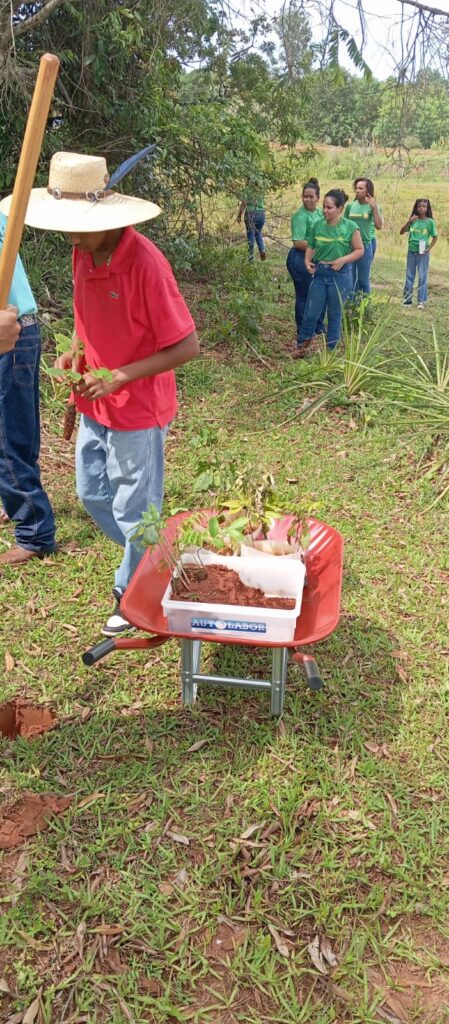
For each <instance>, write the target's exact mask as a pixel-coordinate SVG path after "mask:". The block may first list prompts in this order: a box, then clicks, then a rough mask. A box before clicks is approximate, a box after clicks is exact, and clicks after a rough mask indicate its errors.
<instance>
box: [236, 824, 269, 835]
mask: <svg viewBox="0 0 449 1024" xmlns="http://www.w3.org/2000/svg"><path fill="white" fill-rule="evenodd" d="M264 825H266V822H265V821H261V823H260V825H250V826H249V828H247V829H245V831H244V832H242V834H241V836H239V838H240V839H249V838H250V836H253V835H254V833H255V832H257V831H258V830H259V829H260V828H263V827H264Z"/></svg>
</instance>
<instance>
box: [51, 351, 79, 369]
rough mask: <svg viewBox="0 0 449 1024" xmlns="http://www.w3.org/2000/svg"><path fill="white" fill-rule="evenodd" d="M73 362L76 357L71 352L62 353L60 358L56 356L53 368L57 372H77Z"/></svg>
mask: <svg viewBox="0 0 449 1024" xmlns="http://www.w3.org/2000/svg"><path fill="white" fill-rule="evenodd" d="M75 360H76V356H75V355H74V353H73V352H71V351H69V352H63V353H62V355H61V356H57V358H56V359H55V361H54V363H53V366H56V367H57V369H58V370H77V369H78V367H77V366H76V365H75Z"/></svg>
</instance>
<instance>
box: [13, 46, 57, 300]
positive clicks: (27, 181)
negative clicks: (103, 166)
mask: <svg viewBox="0 0 449 1024" xmlns="http://www.w3.org/2000/svg"><path fill="white" fill-rule="evenodd" d="M58 71H59V60H58V58H57V57H56V56H55V55H54V54H53V53H44V55H43V57H41V60H40V67H39V74H38V76H37V80H36V85H35V88H34V95H33V99H32V102H31V107H30V112H29V114H28V121H27V126H26V129H25V135H24V138H23V144H22V152H21V154H20V160H19V166H18V168H17V176H16V181H15V185H14V192H13V197H12V201H11V210H10V213H9V217H8V225H7V228H6V231H5V239H4V242H3V247H2V251H1V254H0V309H5V307H6V304H7V302H8V295H9V292H10V288H11V282H12V278H13V274H14V267H15V264H16V259H17V255H18V252H19V247H20V242H21V240H22V232H23V225H24V221H25V214H26V209H27V206H28V200H29V197H30V192H31V189H32V187H33V181H34V176H35V174H36V167H37V162H38V160H39V154H40V151H41V146H42V140H43V137H44V132H45V128H46V124H47V118H48V112H49V110H50V103H51V99H52V96H53V90H54V87H55V82H56V79H57V76H58Z"/></svg>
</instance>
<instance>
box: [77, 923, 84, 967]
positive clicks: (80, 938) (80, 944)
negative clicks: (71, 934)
mask: <svg viewBox="0 0 449 1024" xmlns="http://www.w3.org/2000/svg"><path fill="white" fill-rule="evenodd" d="M86 931H87V925H86V922H85V921H81V924H79V925H78V928H77V929H76V933H75V937H76V948H77V950H78V956H79V958H80V960H82V959H83V955H84V937H85V934H86Z"/></svg>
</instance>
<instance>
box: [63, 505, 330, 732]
mask: <svg viewBox="0 0 449 1024" xmlns="http://www.w3.org/2000/svg"><path fill="white" fill-rule="evenodd" d="M186 515H191V513H181V514H180V515H177V516H173V517H172V518H171V519H169V520H168V523H167V527H166V534H167V538H168V539H172V538H173V536H174V535H175V533H176V531H177V529H178V527H179V524H180V523H181V522H182V520H183V519H184V518H185V517H186ZM307 522H308V527H309V531H310V538H311V539H310V544H309V547H308V549H307V552H306V556H305V564H306V584H305V587H304V593H303V599H302V606H301V613H300V615H299V617H298V619H297V621H296V628H295V635H294V638H293V640H291V641H290V642H289V643H288V644H286V643H285V642H284V643H273V642H267V641H263V640H260V639H253V640H252V639H248V638H244V639H243V638H242V639H241V640H238V639H236V638H235V637H218V636H214V637H211V636H210V635H208V634H204V635H202V634H201V633H200V632H197V631H196V632H195V635H194V636H192V634H190V633H174V632H171V631H169V628H168V622H167V619H166V618H165V616H164V614H163V611H162V606H161V600H162V596H163V594H164V591H165V589H166V587H167V584H168V582H169V578H170V570H169V569H168V567H167V566H165V565H164V562H163V558H162V553H161V550H160V548H159V547H156V548H154V549H153V550H151V551H147V552H146V553H145V555H144V557H143V559H142V561H141V563H140V565H139V566H138V568H137V570H136V572H135V574H134V576H133V579H132V580H131V583H130V584H129V587H128V588H127V590H126V594H125V595H124V597H123V598H122V602H121V611H122V613H123V614H124V616H125V617H126V618H127V619H128V621H129V622H131V623H132V625H133V626H136V627H137V629H139V630H143V631H144V632H145V633H151V634H152V635H151V636H149V637H134V636H132V637H114V638H108V639H107V640H102V641H101V642H100V643H98V644H95V646H94V647H91V648H90V649H89V650H88V651H86V652H85V653H84V654H83V662H84V664H85V665H94V664H95V663H96V662H97V661H100V659H101V658H104V657H105V655H106V654H109V653H110V652H111V651H123V650H136V649H143V650H148V649H149V648H152V647H159V646H160V645H161V644H164V643H166V642H167V641H168V640H171V639H173V638H177V639H179V640H180V641H181V681H182V701H183V703H184V704H193V703H194V702H195V700H196V696H197V692H198V687H199V686H223V687H233V686H237V687H240V688H241V689H256V690H268V691H269V692H270V695H271V714H272V716H275V715H280V714H281V713H282V708H283V705H284V694H285V682H286V678H287V667H288V655H289V650H290V651H294V653H293V654H292V655H291V658H292V661H294V662H296V663H299V664H302V665H303V666H304V670H305V673H306V677H307V682H308V685H309V687H310V688H311V689H312V690H320V689H321V688H322V686H323V680H322V679H321V676H320V673H319V670H318V666H317V664H316V661H315V659H314V658H312V657H311V655H309V654H303V653H302V652H301V651H299V650H298V648H299V647H303V646H304V645H306V644H313V643H316V642H317V641H318V640H323V639H324V638H325V637H326V636H329V634H330V633H332V632H333V630H334V629H335V627H336V626H337V623H338V620H339V617H340V596H341V583H342V574H343V538H342V536H341V534H340V533H338V531H337V530H334V529H333V527H332V526H328V525H327V524H326V523H321V522H320V521H319V520H318V519H313V518H310V519H308V521H307ZM282 523H283V524H284V523H285V536H287V531H288V528H289V526H290V523H291V516H286V517H285V520H282ZM279 525H280V524H277V533H276V536H277V537H278V538H280V532H279ZM266 557H267V558H268V557H275V556H268V555H267V556H266ZM203 642H206V643H220V644H226V643H227V644H229V643H231V644H238V645H239V646H241V645H242V644H243V645H244V646H246V647H269V648H271V650H272V670H271V679H242V678H236V677H233V676H220V675H208V674H203V673H201V671H200V662H201V645H202V643H203Z"/></svg>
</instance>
